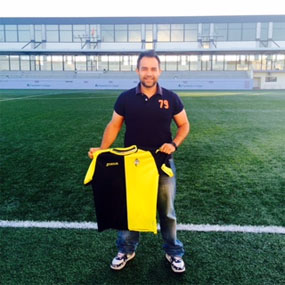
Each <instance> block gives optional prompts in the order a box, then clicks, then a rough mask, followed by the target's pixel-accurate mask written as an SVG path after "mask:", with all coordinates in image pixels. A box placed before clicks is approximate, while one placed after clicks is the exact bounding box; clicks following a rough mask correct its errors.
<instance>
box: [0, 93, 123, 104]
mask: <svg viewBox="0 0 285 285" xmlns="http://www.w3.org/2000/svg"><path fill="white" fill-rule="evenodd" d="M81 92H82V91H81ZM79 93H80V91H74V92H72V91H71V92H68V93H57V92H52V93H42V94H33V95H29V96H21V97H15V98H6V99H0V102H6V101H15V100H25V99H30V100H31V99H32V100H35V99H39V98H38V97H44V96H55V95H58V96H60V95H70V94H73V95H74V94H79ZM117 97H118V96H102V97H77V98H40V99H41V100H43V99H49V100H50V99H53V100H54V99H61V100H70V99H73V100H74V99H77V100H78V99H106V98H117Z"/></svg>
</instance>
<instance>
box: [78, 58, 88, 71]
mask: <svg viewBox="0 0 285 285" xmlns="http://www.w3.org/2000/svg"><path fill="white" fill-rule="evenodd" d="M75 65H76V70H79V71H86V56H84V55H77V56H75Z"/></svg>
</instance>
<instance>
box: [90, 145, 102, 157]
mask: <svg viewBox="0 0 285 285" xmlns="http://www.w3.org/2000/svg"><path fill="white" fill-rule="evenodd" d="M100 149H101V148H100V147H91V148H90V149H89V151H88V157H89V158H90V159H93V154H94V153H95V152H96V151H98V150H100Z"/></svg>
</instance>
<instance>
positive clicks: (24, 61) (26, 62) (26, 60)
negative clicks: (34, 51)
mask: <svg viewBox="0 0 285 285" xmlns="http://www.w3.org/2000/svg"><path fill="white" fill-rule="evenodd" d="M20 61H21V70H27V71H29V70H30V56H28V55H21V56H20Z"/></svg>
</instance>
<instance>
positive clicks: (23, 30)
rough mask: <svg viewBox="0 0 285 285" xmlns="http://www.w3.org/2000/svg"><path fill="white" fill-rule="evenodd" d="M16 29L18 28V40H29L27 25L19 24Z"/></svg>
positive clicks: (28, 27)
mask: <svg viewBox="0 0 285 285" xmlns="http://www.w3.org/2000/svg"><path fill="white" fill-rule="evenodd" d="M18 30H19V42H29V41H30V40H31V35H30V26H29V25H19V26H18Z"/></svg>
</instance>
